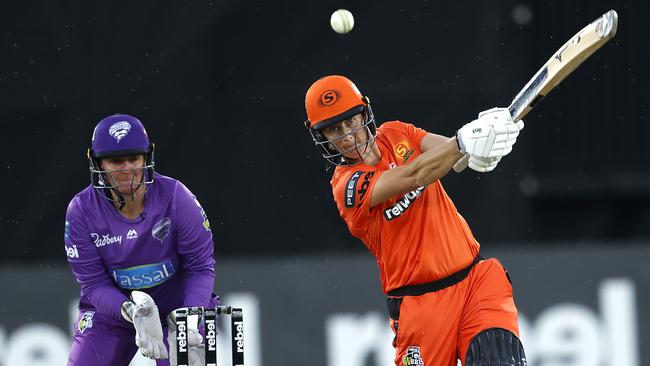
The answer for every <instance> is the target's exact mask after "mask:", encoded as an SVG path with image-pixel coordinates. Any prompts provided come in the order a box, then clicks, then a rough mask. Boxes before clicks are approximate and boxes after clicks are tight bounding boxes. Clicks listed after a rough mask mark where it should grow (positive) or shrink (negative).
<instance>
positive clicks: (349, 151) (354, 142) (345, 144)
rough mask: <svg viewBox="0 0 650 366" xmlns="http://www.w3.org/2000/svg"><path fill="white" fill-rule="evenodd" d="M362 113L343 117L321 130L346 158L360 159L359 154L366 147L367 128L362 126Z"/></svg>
mask: <svg viewBox="0 0 650 366" xmlns="http://www.w3.org/2000/svg"><path fill="white" fill-rule="evenodd" d="M363 122H364V116H363V113H359V114H355V115H354V116H352V117H350V118H348V119H345V120H343V121H341V122H339V123H337V124H335V125H332V126H329V127H326V128H324V129H323V130H322V131H321V132H322V134H323V137H325V139H326V140H329V141H330V144H333V145H335V146H336V149H337V150H338V151H340V152H341V153H342V155H343V156H344V157H345V159H347V160H356V161H358V160H361V159H362V156H361V155H360V154H363V153H364V150H365V149H366V145H365V144H366V141H367V140H368V137H369V136H368V133H367V128H366V127H364V126H363ZM330 148H332V146H330Z"/></svg>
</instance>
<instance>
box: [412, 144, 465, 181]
mask: <svg viewBox="0 0 650 366" xmlns="http://www.w3.org/2000/svg"><path fill="white" fill-rule="evenodd" d="M462 157H463V154H462V153H461V152H460V151H459V150H458V144H457V143H456V137H452V138H450V139H449V140H447V141H446V142H445V143H443V144H441V145H440V146H438V147H437V148H435V149H432V150H429V151H427V152H425V153H424V154H422V155H420V156H418V158H417V159H415V160H414V161H413V163H412V164H411V166H412V168H413V169H414V174H415V183H416V185H417V186H418V187H421V186H427V185H429V184H431V183H433V182H435V181H437V180H438V179H440V178H442V177H444V176H445V175H447V173H449V171H450V170H451V168H452V167H453V166H454V164H455V163H456V162H457V161H458V160H459V159H460V158H462Z"/></svg>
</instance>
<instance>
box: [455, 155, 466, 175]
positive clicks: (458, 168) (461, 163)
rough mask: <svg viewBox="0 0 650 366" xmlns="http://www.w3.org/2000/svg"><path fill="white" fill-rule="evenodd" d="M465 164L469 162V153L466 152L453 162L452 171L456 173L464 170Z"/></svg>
mask: <svg viewBox="0 0 650 366" xmlns="http://www.w3.org/2000/svg"><path fill="white" fill-rule="evenodd" d="M467 164H469V154H466V155H465V156H463V157H462V158H460V159H458V161H457V162H456V164H454V171H455V172H456V173H460V172H462V171H463V170H465V168H467Z"/></svg>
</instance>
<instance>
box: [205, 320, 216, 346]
mask: <svg viewBox="0 0 650 366" xmlns="http://www.w3.org/2000/svg"><path fill="white" fill-rule="evenodd" d="M205 327H206V331H205V343H206V345H207V346H208V351H214V350H216V349H217V325H216V324H215V321H214V319H213V318H212V319H206V320H205Z"/></svg>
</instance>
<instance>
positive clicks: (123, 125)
mask: <svg viewBox="0 0 650 366" xmlns="http://www.w3.org/2000/svg"><path fill="white" fill-rule="evenodd" d="M129 131H131V124H130V123H129V122H127V121H120V122H116V123H113V125H112V126H111V127H110V128H109V129H108V133H109V134H110V135H111V136H113V138H114V139H115V140H117V142H120V140H122V139H123V138H124V137H126V135H128V134H129Z"/></svg>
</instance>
